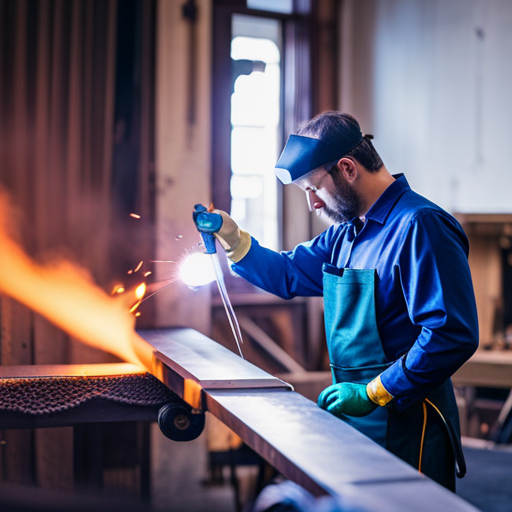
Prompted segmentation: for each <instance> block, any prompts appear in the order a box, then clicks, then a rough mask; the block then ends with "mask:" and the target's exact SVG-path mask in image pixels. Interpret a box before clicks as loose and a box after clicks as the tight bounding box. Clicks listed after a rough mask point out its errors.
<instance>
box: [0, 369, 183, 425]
mask: <svg viewBox="0 0 512 512" xmlns="http://www.w3.org/2000/svg"><path fill="white" fill-rule="evenodd" d="M93 398H104V399H107V400H112V401H114V402H121V403H125V404H130V405H143V406H151V405H159V404H163V403H166V402H169V401H171V400H175V398H176V395H175V394H174V393H173V392H172V391H171V390H170V389H169V388H167V387H166V386H165V385H164V384H162V383H161V382H160V381H159V380H158V379H156V378H155V377H153V376H152V375H151V374H148V373H146V374H138V375H126V376H124V375H123V376H115V377H44V378H13V379H9V378H7V379H0V411H1V410H4V411H13V412H23V413H27V414H34V415H35V414H47V413H55V412H60V411H65V410H68V409H71V408H73V407H77V406H78V405H80V404H83V403H85V402H87V401H89V400H91V399H93Z"/></svg>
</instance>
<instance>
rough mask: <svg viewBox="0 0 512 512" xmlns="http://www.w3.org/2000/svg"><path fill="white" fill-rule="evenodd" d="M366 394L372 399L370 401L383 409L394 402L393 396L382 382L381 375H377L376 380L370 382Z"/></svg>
mask: <svg viewBox="0 0 512 512" xmlns="http://www.w3.org/2000/svg"><path fill="white" fill-rule="evenodd" d="M366 393H367V394H368V396H369V397H370V400H371V401H372V402H374V403H376V404H377V405H380V406H381V407H383V406H384V405H387V404H389V402H391V400H393V398H394V397H393V395H392V394H391V393H390V392H389V391H388V390H387V389H386V388H385V387H384V384H382V382H381V380H380V375H377V377H375V379H373V380H372V381H370V382H369V383H368V385H367V386H366Z"/></svg>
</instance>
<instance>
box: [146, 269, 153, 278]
mask: <svg viewBox="0 0 512 512" xmlns="http://www.w3.org/2000/svg"><path fill="white" fill-rule="evenodd" d="M152 273H153V272H151V270H148V271H147V272H145V273H144V277H148V276H150V275H151V274H152Z"/></svg>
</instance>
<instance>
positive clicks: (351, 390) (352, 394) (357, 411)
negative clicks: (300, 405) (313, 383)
mask: <svg viewBox="0 0 512 512" xmlns="http://www.w3.org/2000/svg"><path fill="white" fill-rule="evenodd" d="M318 406H319V407H321V408H322V409H325V410H326V411H327V412H330V413H331V414H334V416H338V417H339V416H340V415H341V414H346V415H347V416H366V415H367V414H370V413H371V412H372V411H373V410H375V409H376V407H377V404H376V403H374V402H372V401H371V400H370V397H369V396H368V394H367V393H366V384H354V383H352V382H342V383H340V384H333V385H332V386H329V387H328V388H325V389H324V390H323V391H322V392H321V393H320V395H319V396H318Z"/></svg>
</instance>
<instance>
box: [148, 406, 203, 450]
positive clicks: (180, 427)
mask: <svg viewBox="0 0 512 512" xmlns="http://www.w3.org/2000/svg"><path fill="white" fill-rule="evenodd" d="M158 426H159V427H160V430H161V431H162V433H163V434H164V435H165V436H166V437H168V438H169V439H172V440H173V441H192V440H193V439H196V438H197V437H199V435H200V434H201V432H202V431H203V429H204V413H203V412H201V413H197V414H192V409H191V408H190V407H189V406H188V405H186V404H176V403H170V404H166V405H164V406H162V407H161V409H160V411H158Z"/></svg>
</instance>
